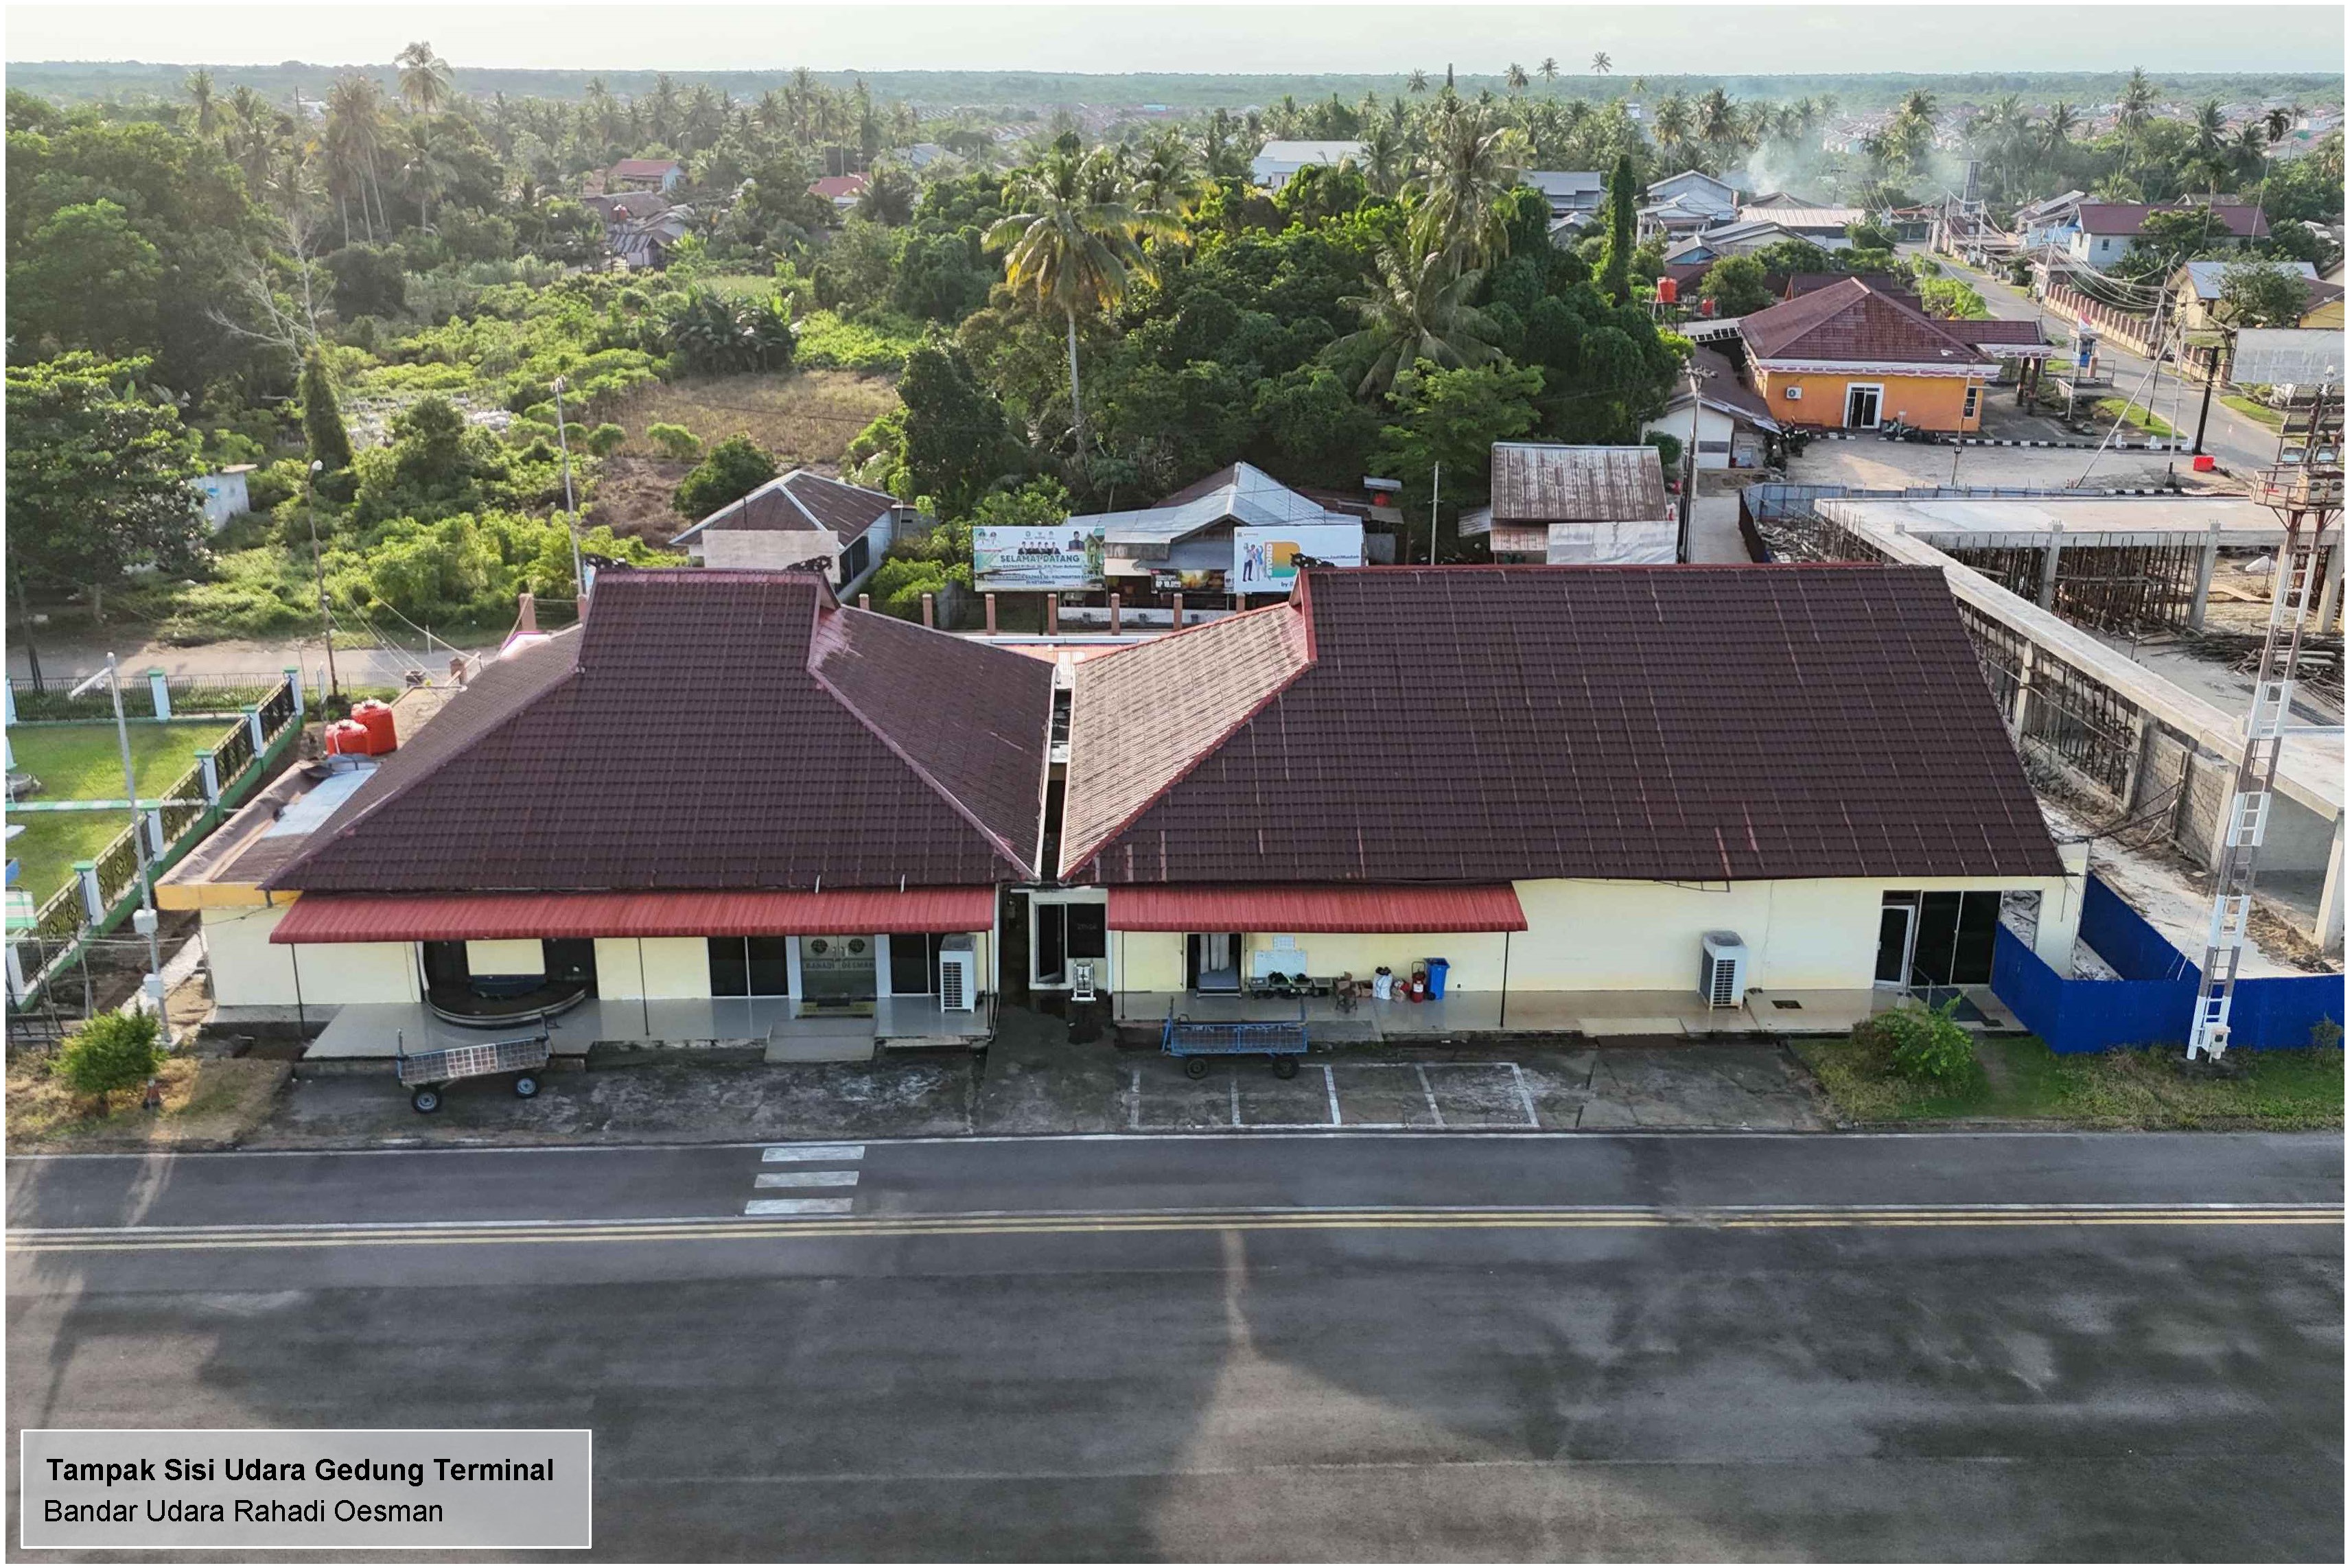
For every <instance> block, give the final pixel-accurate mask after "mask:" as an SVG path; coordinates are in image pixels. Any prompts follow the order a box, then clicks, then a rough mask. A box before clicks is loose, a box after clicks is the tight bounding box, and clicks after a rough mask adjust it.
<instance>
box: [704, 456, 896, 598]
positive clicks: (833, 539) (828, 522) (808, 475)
mask: <svg viewBox="0 0 2352 1568" xmlns="http://www.w3.org/2000/svg"><path fill="white" fill-rule="evenodd" d="M916 516H917V514H916V512H915V509H914V508H913V507H910V506H908V504H907V503H906V502H904V501H901V500H899V499H898V497H896V496H893V495H891V494H889V493H888V492H887V491H883V490H869V489H867V488H866V487H865V486H862V485H852V484H848V483H846V482H845V481H843V480H840V479H828V478H826V477H825V476H824V475H822V474H816V473H812V472H811V471H809V470H808V469H806V468H795V469H793V471H792V472H791V473H789V474H780V475H778V476H776V477H775V478H773V479H771V480H769V481H768V482H767V483H766V484H764V485H762V486H760V487H759V488H758V489H756V490H754V491H752V492H751V494H750V495H748V496H745V497H742V499H740V500H737V501H730V502H728V503H727V505H725V506H723V507H719V509H718V510H717V511H715V512H713V513H711V514H710V515H709V517H705V518H703V519H702V520H701V521H700V522H698V523H697V524H695V525H694V527H692V528H688V529H687V530H686V531H685V532H684V533H682V534H679V535H678V536H677V538H673V539H671V540H670V543H671V544H673V545H682V546H684V547H685V549H686V553H687V554H688V556H689V557H691V558H692V559H694V561H695V562H696V563H697V564H698V565H701V566H709V567H725V568H732V569H741V570H753V571H781V570H787V569H791V568H805V567H806V565H807V563H810V562H815V561H822V562H824V575H825V578H826V580H827V581H829V582H831V583H832V584H833V585H834V589H835V591H836V592H837V593H839V594H841V595H842V596H843V597H844V598H846V597H848V596H849V595H850V594H853V593H855V592H856V591H857V588H858V585H859V584H861V583H863V582H864V581H865V580H866V578H867V577H869V576H870V575H872V573H873V571H874V569H875V568H876V567H877V566H880V565H881V564H882V558H883V556H884V555H885V554H886V553H887V552H888V550H889V549H890V541H891V540H892V539H893V538H896V537H897V536H898V531H899V530H900V529H901V528H906V527H910V526H912V525H913V523H914V521H915V518H916Z"/></svg>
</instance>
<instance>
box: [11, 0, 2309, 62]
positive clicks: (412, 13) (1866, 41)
mask: <svg viewBox="0 0 2352 1568" xmlns="http://www.w3.org/2000/svg"><path fill="white" fill-rule="evenodd" d="M2344 16H2345V13H2344V8H2343V6H2342V5H2237V4H2232V3H2231V0H2203V3H2200V4H2193V5H2168V4H2161V3H2157V4H2151V3H2149V0H2135V3H2128V4H2123V5H2108V4H2104V3H2096V0H2095V3H2092V4H2075V5H2047V4H2045V5H2031V6H2027V5H2018V6H2000V5H1908V4H1900V3H1888V0H1878V3H1876V4H1873V5H1864V6H1851V7H1849V6H1836V5H1649V4H1637V3H1633V0H1620V3H1618V4H1613V5H1596V6H1575V5H1526V6H1512V5H1477V6H1469V5H1454V6H1447V5H1392V6H1391V5H1246V4H1244V5H1158V4H1150V3H1149V0H1143V3H1128V0H1085V3H1084V4H1078V5H891V4H884V3H877V0H867V3H865V4H861V5H843V6H825V5H656V4H652V3H650V0H635V3H633V4H601V3H596V0H587V3H581V0H574V3H573V4H572V5H565V6H562V7H556V6H545V5H469V6H439V5H384V4H373V5H360V4H344V3H341V0H309V3H308V4H303V5H196V4H191V5H110V4H103V3H93V0H84V3H83V4H79V5H9V6H8V7H7V15H6V26H7V39H6V57H7V58H8V59H11V60H122V59H138V60H143V61H147V62H151V63H173V64H199V63H202V64H220V65H260V64H275V63H277V62H279V61H283V60H300V61H305V62H308V63H311V64H333V65H351V64H362V63H368V62H378V61H387V60H389V59H390V58H391V57H393V55H394V53H395V52H396V51H398V50H399V49H400V47H402V46H403V45H404V44H406V43H408V42H409V41H410V40H412V39H418V38H423V39H428V40H430V41H431V43H432V44H433V46H434V47H435V49H436V51H437V52H438V53H439V54H440V55H441V56H442V57H444V58H445V59H447V60H449V61H450V62H451V63H453V64H455V65H458V66H482V67H509V68H531V67H536V68H557V69H598V68H603V69H611V68H614V67H618V66H628V67H634V68H641V69H667V70H718V69H733V70H744V69H776V68H786V67H791V66H807V67H810V68H813V69H817V70H848V69H858V70H1041V71H1080V72H1122V71H1139V70H1148V71H1237V72H1280V73H1284V74H1297V73H1304V72H1318V71H1335V72H1394V71H1402V70H1405V69H1409V68H1412V67H1414V66H1420V67H1422V68H1428V69H1434V68H1442V67H1443V66H1444V64H1445V63H1446V62H1447V61H1449V60H1450V61H1452V62H1454V64H1455V65H1456V66H1458V67H1459V68H1461V69H1463V70H1465V71H1479V72H1490V73H1491V72H1498V71H1500V70H1501V69H1502V68H1503V67H1504V66H1505V65H1506V64H1508V63H1510V62H1511V61H1514V60H1517V61H1520V62H1523V63H1524V64H1526V65H1527V66H1528V67H1529V68H1533V67H1534V66H1535V64H1536V63H1537V61H1538V60H1540V59H1541V58H1543V57H1545V56H1547V55H1549V56H1554V57H1558V58H1559V61H1560V64H1561V67H1562V68H1563V69H1567V70H1572V71H1581V70H1584V69H1586V68H1587V66H1588V62H1589V61H1590V60H1591V56H1592V54H1593V52H1594V51H1596V50H1606V51H1607V52H1608V53H1609V54H1610V56H1611V57H1612V64H1613V66H1614V68H1615V70H1616V73H1617V74H1618V75H1619V76H1621V77H1622V76H1635V75H1640V74H1643V73H1644V72H1648V73H1654V74H1658V75H1667V74H1677V73H1685V72H1689V73H1705V74H1717V75H1771V74H1774V73H1777V72H1796V71H1802V72H1807V73H1813V72H1849V71H1901V72H1905V73H1919V72H1948V71H1977V70H2011V71H2014V70H2107V69H2115V70H2122V69H2126V68H2130V67H2132V66H2136V65H2137V66H2144V67H2146V68H2148V69H2150V70H2152V71H2158V72H2164V71H2199V70H2203V71H2225V70H2280V71H2324V72H2338V71H2341V70H2343V69H2344V43H2345V34H2344Z"/></svg>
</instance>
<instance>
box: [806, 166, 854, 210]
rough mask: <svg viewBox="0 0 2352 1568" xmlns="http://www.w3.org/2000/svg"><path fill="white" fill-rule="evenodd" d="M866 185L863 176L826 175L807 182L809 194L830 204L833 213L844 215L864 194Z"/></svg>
mask: <svg viewBox="0 0 2352 1568" xmlns="http://www.w3.org/2000/svg"><path fill="white" fill-rule="evenodd" d="M867 183H868V182H867V180H866V176H865V175H863V174H827V175H826V176H825V177H824V179H822V180H812V181H810V182H809V194H810V195H812V196H818V197H822V198H823V199H824V200H825V201H828V202H831V203H832V204H833V210H834V211H835V212H836V213H845V212H847V211H849V209H850V208H852V207H854V206H856V204H857V203H858V199H859V198H860V197H862V196H864V195H865V194H866V185H867Z"/></svg>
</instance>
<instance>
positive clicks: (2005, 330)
mask: <svg viewBox="0 0 2352 1568" xmlns="http://www.w3.org/2000/svg"><path fill="white" fill-rule="evenodd" d="M1936 325H1937V327H1938V328H1940V329H1942V330H1944V331H1946V332H1948V333H1950V334H1951V335H1952V336H1953V337H1955V338H1958V339H1959V340H1961V341H1962V342H1964V343H2042V342H2046V341H2048V340H2047V339H2045V338H2043V337H2042V323H2041V322H2039V321H1938V322H1937V323H1936Z"/></svg>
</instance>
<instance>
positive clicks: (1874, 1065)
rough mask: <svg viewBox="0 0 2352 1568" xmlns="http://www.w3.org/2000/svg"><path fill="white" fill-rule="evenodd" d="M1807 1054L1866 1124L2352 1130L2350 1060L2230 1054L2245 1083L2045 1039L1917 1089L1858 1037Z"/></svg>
mask: <svg viewBox="0 0 2352 1568" xmlns="http://www.w3.org/2000/svg"><path fill="white" fill-rule="evenodd" d="M1796 1051H1797V1054H1798V1055H1799V1056H1800V1057H1801V1058H1803V1059H1804V1062H1805V1065H1806V1066H1808V1067H1810V1068H1811V1069H1812V1071H1813V1076H1814V1077H1815V1078H1816V1079H1817V1080H1819V1081H1820V1082H1821V1085H1822V1088H1823V1089H1825V1090H1827V1091H1828V1092H1829V1095H1830V1098H1831V1099H1832V1100H1834V1101H1835V1102H1836V1103H1837V1106H1838V1109H1839V1110H1840V1111H1841V1112H1842V1113H1844V1114H1845V1115H1846V1116H1847V1117H1849V1118H1851V1119H1852V1120H1853V1121H1857V1122H1940V1121H1957V1120H1968V1119H1979V1118H1982V1119H1990V1120H1996V1121H2009V1122H2036V1121H2048V1122H2056V1123H2064V1124H2070V1125H2076V1126H2092V1127H2116V1128H2128V1127H2146V1128H2164V1127H2178V1128H2185V1127H2208V1128H2264V1129H2270V1130H2274V1131H2289V1130H2295V1129H2305V1128H2333V1127H2340V1126H2342V1125H2343V1124H2344V1052H2343V1051H2342V1050H2341V1049H2340V1048H2339V1049H2334V1050H2326V1049H2321V1050H2312V1051H2232V1052H2231V1056H2230V1060H2231V1061H2232V1062H2234V1063H2236V1064H2237V1065H2238V1066H2240V1067H2242V1069H2244V1076H2243V1077H2242V1078H2236V1079H2198V1078H2189V1077H2187V1076H2185V1075H2183V1074H2182V1073H2181V1071H2179V1068H2178V1067H2177V1066H2176V1065H2175V1062H2176V1061H2177V1059H2178V1058H2179V1054H2180V1053H2179V1051H2171V1050H2158V1051H2107V1052H2105V1053H2103V1054H2098V1055H2085V1056H2059V1055H2057V1054H2055V1053H2054V1052H2053V1051H2051V1050H2050V1048H2049V1047H2048V1046H2045V1045H2043V1044H2042V1042H2041V1041H2040V1040H2033V1039H2031V1038H2028V1039H2023V1040H1979V1041H1978V1042H1977V1061H1976V1067H1975V1071H1973V1072H1971V1073H1970V1074H1969V1078H1968V1079H1967V1080H1966V1081H1965V1082H1961V1083H1958V1084H1955V1085H1951V1086H1949V1087H1937V1086H1928V1085H1922V1084H1919V1083H1915V1082H1910V1081H1909V1080H1906V1079H1904V1078H1901V1077H1899V1076H1896V1075H1895V1074H1894V1073H1893V1072H1891V1071H1888V1069H1887V1064H1886V1062H1885V1060H1884V1058H1883V1057H1881V1056H1880V1055H1879V1054H1878V1053H1877V1052H1875V1051H1873V1050H1872V1049H1871V1048H1869V1047H1866V1046H1862V1045H1857V1044H1855V1043H1854V1042H1853V1041H1852V1040H1804V1041H1801V1042H1799V1043H1798V1044H1797V1046H1796Z"/></svg>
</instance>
